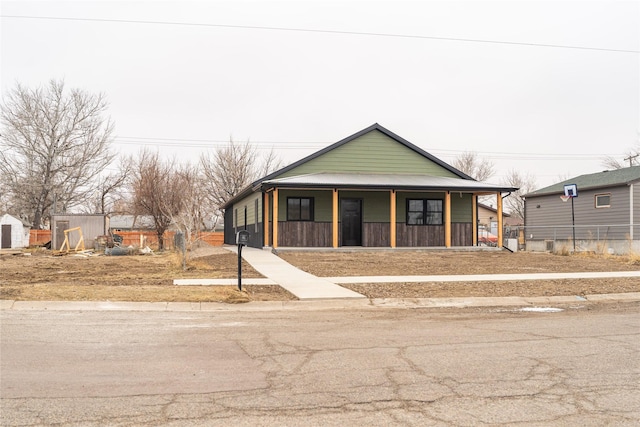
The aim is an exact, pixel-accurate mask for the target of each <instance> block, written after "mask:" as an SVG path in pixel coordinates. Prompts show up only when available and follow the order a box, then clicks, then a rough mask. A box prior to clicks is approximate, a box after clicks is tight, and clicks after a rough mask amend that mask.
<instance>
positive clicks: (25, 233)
mask: <svg viewBox="0 0 640 427" xmlns="http://www.w3.org/2000/svg"><path fill="white" fill-rule="evenodd" d="M30 228H31V227H30V226H29V225H28V224H26V223H24V222H22V221H21V220H19V219H18V218H16V217H14V216H11V215H9V214H4V215H2V216H1V217H0V249H22V248H26V247H28V246H29V230H30Z"/></svg>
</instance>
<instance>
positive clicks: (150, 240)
mask: <svg viewBox="0 0 640 427" xmlns="http://www.w3.org/2000/svg"><path fill="white" fill-rule="evenodd" d="M115 234H117V235H119V236H122V245H123V246H135V247H142V248H143V247H145V246H149V247H150V248H152V249H157V248H158V234H157V233H156V232H155V231H118V232H117V233H115ZM174 236H175V232H174V231H167V232H165V233H164V236H163V237H164V247H165V249H173V238H174ZM197 240H199V241H203V242H205V243H207V244H209V245H211V246H222V245H223V244H224V233H223V232H221V231H203V232H201V233H200V234H199V235H197V236H196V237H195V238H194V241H197Z"/></svg>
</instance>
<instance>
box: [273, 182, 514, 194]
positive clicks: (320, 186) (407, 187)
mask: <svg viewBox="0 0 640 427" xmlns="http://www.w3.org/2000/svg"><path fill="white" fill-rule="evenodd" d="M275 188H284V189H301V188H305V189H314V190H331V189H343V190H344V189H350V190H359V189H360V190H404V191H425V190H430V191H453V192H459V191H463V192H474V193H488V194H489V193H490V194H494V193H496V192H498V191H500V192H514V191H517V190H518V189H517V188H513V187H495V188H486V187H481V188H479V187H474V186H464V187H451V186H446V185H427V186H419V185H392V184H383V185H362V184H359V185H358V184H349V183H346V184H345V183H340V184H337V183H333V184H332V183H321V184H320V183H305V184H299V183H295V184H294V183H291V184H290V183H270V182H263V183H262V186H261V190H262V191H269V190H273V189H275Z"/></svg>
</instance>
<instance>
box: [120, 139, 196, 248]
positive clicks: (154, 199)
mask: <svg viewBox="0 0 640 427" xmlns="http://www.w3.org/2000/svg"><path fill="white" fill-rule="evenodd" d="M133 164H134V169H133V172H132V179H131V189H132V193H133V210H134V213H135V215H150V216H151V217H152V218H153V222H154V225H155V230H156V235H157V236H158V246H159V249H160V250H162V249H164V248H165V242H164V233H165V231H167V230H168V229H169V226H170V225H171V224H172V222H173V218H174V217H175V216H176V215H178V214H179V213H180V212H181V210H182V206H183V197H182V193H183V192H184V191H185V190H186V189H185V188H184V187H183V185H184V184H183V182H182V180H181V179H176V174H175V169H174V168H175V164H174V162H173V161H162V160H161V159H160V157H159V154H158V152H151V151H149V150H146V149H145V150H142V151H141V152H140V154H139V156H138V158H137V159H136V160H134V161H133Z"/></svg>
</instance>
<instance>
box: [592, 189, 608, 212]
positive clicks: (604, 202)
mask: <svg viewBox="0 0 640 427" xmlns="http://www.w3.org/2000/svg"><path fill="white" fill-rule="evenodd" d="M595 204H596V209H600V208H610V207H611V193H606V194H596V195H595Z"/></svg>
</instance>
